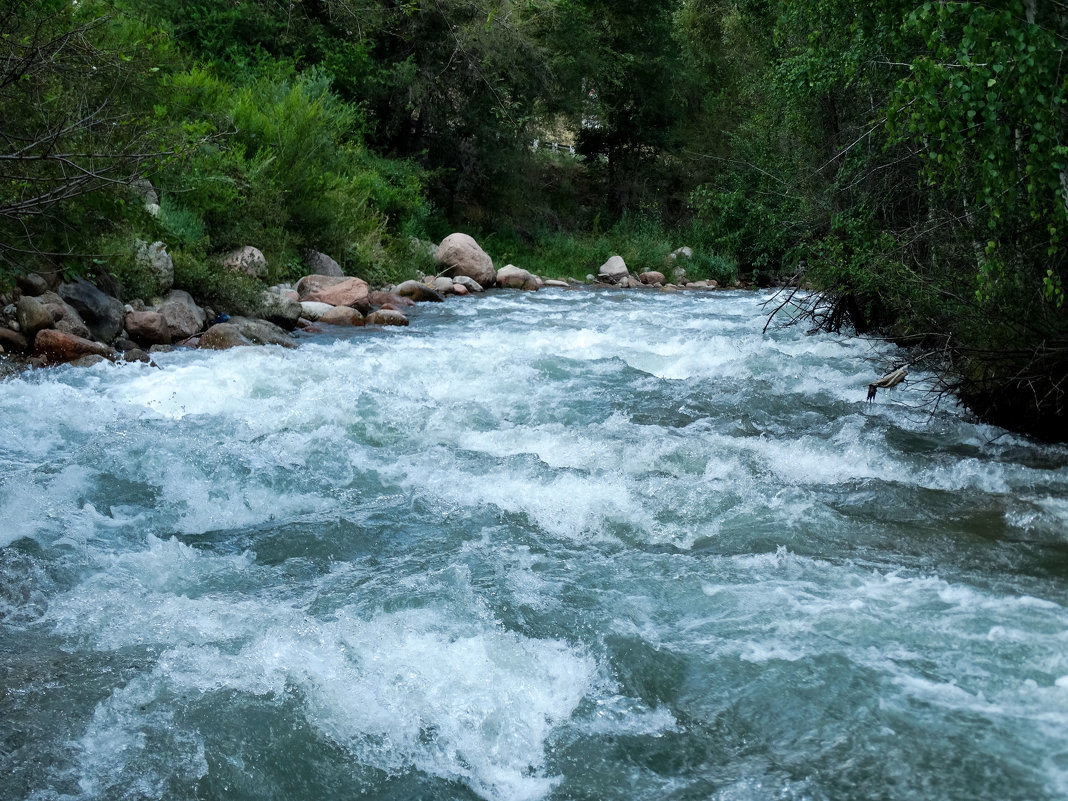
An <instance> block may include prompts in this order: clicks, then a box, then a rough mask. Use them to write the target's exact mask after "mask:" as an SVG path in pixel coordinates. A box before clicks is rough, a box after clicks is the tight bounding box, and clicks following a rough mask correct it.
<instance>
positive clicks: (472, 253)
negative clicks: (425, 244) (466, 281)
mask: <svg viewBox="0 0 1068 801" xmlns="http://www.w3.org/2000/svg"><path fill="white" fill-rule="evenodd" d="M434 261H435V263H437V264H438V265H439V266H440V267H441V268H442V270H443V272H444V274H445V275H448V276H450V277H452V278H455V277H456V276H459V275H466V276H467V277H468V278H472V279H474V280H475V281H477V282H478V283H480V284H481V285H482V286H483V287H491V286H493V285H494V284H495V283H497V271H496V270H494V269H493V259H491V258H490V257H489V254H488V253H486V251H484V250H483V249H482V248H481V247H479V244H478V242H476V241H475V240H474V239H472V238H471V237H470V236H468V235H467V234H449V235H448V236H447V237H445V238H444V239H443V240H441V244H440V245H438V247H437V250H435V251H434Z"/></svg>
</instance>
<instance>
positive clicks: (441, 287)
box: [427, 275, 455, 295]
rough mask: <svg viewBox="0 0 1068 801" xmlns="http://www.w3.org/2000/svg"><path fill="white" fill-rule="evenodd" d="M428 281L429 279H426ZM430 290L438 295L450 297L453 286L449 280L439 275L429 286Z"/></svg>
mask: <svg viewBox="0 0 1068 801" xmlns="http://www.w3.org/2000/svg"><path fill="white" fill-rule="evenodd" d="M427 280H428V281H429V280H430V279H427ZM429 286H430V288H431V289H433V290H434V291H435V292H437V293H438V294H439V295H451V294H452V292H453V289H452V288H453V287H454V286H455V284H454V283H453V280H452V279H451V278H446V277H445V276H444V275H439V276H438V277H437V278H435V279H434V281H433V282H432V283H431V284H429Z"/></svg>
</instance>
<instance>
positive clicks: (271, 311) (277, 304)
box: [260, 289, 303, 331]
mask: <svg viewBox="0 0 1068 801" xmlns="http://www.w3.org/2000/svg"><path fill="white" fill-rule="evenodd" d="M293 294H296V293H293ZM262 298H263V305H262V308H261V311H260V313H261V314H262V315H263V318H264V319H265V320H269V321H270V322H272V323H274V324H275V325H278V326H281V327H282V328H284V329H286V330H287V331H292V330H293V329H294V328H296V327H297V320H299V319H300V315H301V314H302V313H303V312H302V310H301V306H300V303H299V302H298V301H297V300H294V299H293V298H291V297H286V296H283V295H280V294H278V293H277V292H272V291H271V290H269V289H265V290H264V291H263V295H262Z"/></svg>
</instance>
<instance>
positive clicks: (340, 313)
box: [316, 306, 363, 326]
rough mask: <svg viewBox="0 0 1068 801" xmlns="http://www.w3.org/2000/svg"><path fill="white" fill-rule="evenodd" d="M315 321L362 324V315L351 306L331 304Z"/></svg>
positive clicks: (335, 323)
mask: <svg viewBox="0 0 1068 801" xmlns="http://www.w3.org/2000/svg"><path fill="white" fill-rule="evenodd" d="M316 322H320V323H325V324H327V325H349V326H352V325H363V315H362V314H360V313H359V312H358V311H356V309H354V308H352V307H351V306H331V307H330V310H329V311H328V312H326V313H325V314H323V315H322V316H321V317H320V318H319V319H318V320H317V321H316Z"/></svg>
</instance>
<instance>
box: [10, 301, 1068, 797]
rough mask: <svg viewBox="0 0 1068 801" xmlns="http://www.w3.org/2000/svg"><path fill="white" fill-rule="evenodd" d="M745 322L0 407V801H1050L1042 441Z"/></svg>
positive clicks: (1060, 664) (421, 352)
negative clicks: (879, 385)
mask: <svg viewBox="0 0 1068 801" xmlns="http://www.w3.org/2000/svg"><path fill="white" fill-rule="evenodd" d="M765 300H767V295H762V294H759V293H753V292H723V293H707V294H697V293H690V294H675V295H669V294H656V293H643V292H630V293H628V292H615V291H602V292H568V291H561V290H547V291H542V292H539V293H536V294H535V293H526V294H522V293H504V292H502V293H498V294H495V295H492V296H489V297H485V298H481V299H477V300H472V299H453V300H450V301H449V302H448V303H445V304H432V305H427V306H423V307H420V308H419V309H418V310H417V311H416V313H415V314H414V315H413V319H412V325H411V327H409V328H407V329H383V330H378V331H371V330H366V329H352V330H350V331H348V332H339V331H334V332H330V333H328V334H322V335H315V336H311V337H307V338H305V339H304V340H303V343H302V345H301V347H300V348H299V349H298V350H295V351H290V350H281V349H277V348H256V349H254V348H244V349H236V350H232V351H227V352H221V353H208V352H198V351H186V352H174V353H169V354H161V355H160V356H158V357H157V360H158V363H159V367H160V369H154V368H151V367H149V366H146V365H129V366H124V367H115V366H112V365H108V364H102V365H97V366H95V367H92V368H83V369H74V368H60V369H56V370H51V371H37V372H33V373H29V374H25V375H24V376H22V377H21V378H17V379H14V380H8V381H5V382H3V383H0V798H3V799H5V800H6V801H15V800H16V799H26V801H60V800H62V801H118V800H119V799H160V800H161V801H185V800H186V799H227V800H228V801H233V800H234V799H248V800H249V801H254V800H255V801H264V799H279V800H281V799H285V801H326V800H331V799H357V798H359V799H390V800H391V801H392V800H395V799H413V800H414V799H421V800H422V801H435V800H439V801H445V800H446V799H448V800H453V799H456V800H463V801H474V800H475V799H485V800H486V801H540V800H541V799H545V801H560V800H562V799H589V801H610V800H614V799H618V800H619V801H645V800H648V801H652V800H653V799H657V800H659V799H694V800H696V799H711V800H714V801H764V800H765V799H766V800H767V801H771V800H772V799H775V801H795V800H796V801H801V800H802V799H805V800H806V801H820V800H822V799H828V800H832V799H833V800H834V801H839V800H844V799H858V800H860V799H863V800H864V801H872V799H887V800H888V801H889V800H890V799H893V801H912V800H914V801H938V800H940V799H960V801H984V800H986V799H989V801H1006V800H1007V799H1021V800H1023V799H1026V800H1027V801H1044V800H1046V799H1050V800H1052V799H1064V798H1066V797H1068V448H1065V447H1058V446H1049V445H1041V444H1036V443H1034V442H1031V441H1028V440H1026V439H1023V438H1021V437H1017V436H1014V435H1011V434H1007V433H1005V432H1003V431H1001V430H998V429H994V428H991V427H989V426H984V425H979V424H976V423H974V422H972V421H970V420H969V419H968V417H967V416H966V415H965V414H964V413H963V412H961V411H960V410H958V409H955V408H953V407H952V405H949V406H943V408H941V409H939V410H937V411H935V412H934V413H933V414H931V413H930V411H929V410H928V409H926V408H924V407H923V406H922V401H923V400H924V395H923V394H922V392H919V391H918V390H917V386H919V385H922V379H923V376H922V375H914V376H912V377H911V378H915V379H919V380H918V381H917V382H915V383H910V384H909V385H906V386H904V387H899V388H897V389H896V390H894V391H893V392H890V393H887V392H883V391H881V392H880V394H879V396H878V398H877V399H876V402H875V403H873V404H867V403H865V394H866V385H867V383H868V382H869V381H870V380H872V379H873V378H874V377H876V376H877V375H879V374H881V372H882V371H883V369H884V368H886V367H888V366H889V365H890V363H891V361H892V357H893V353H892V352H891V350H890V349H889V348H887V347H885V346H881V345H875V344H872V343H870V342H866V341H862V340H857V339H849V338H842V337H835V336H829V335H819V334H817V335H806V333H805V332H804V330H802V328H800V327H796V328H788V329H783V330H772V331H769V332H768V333H767V334H763V333H762V328H763V325H764V316H763V311H762V303H763V302H764V301H765Z"/></svg>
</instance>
